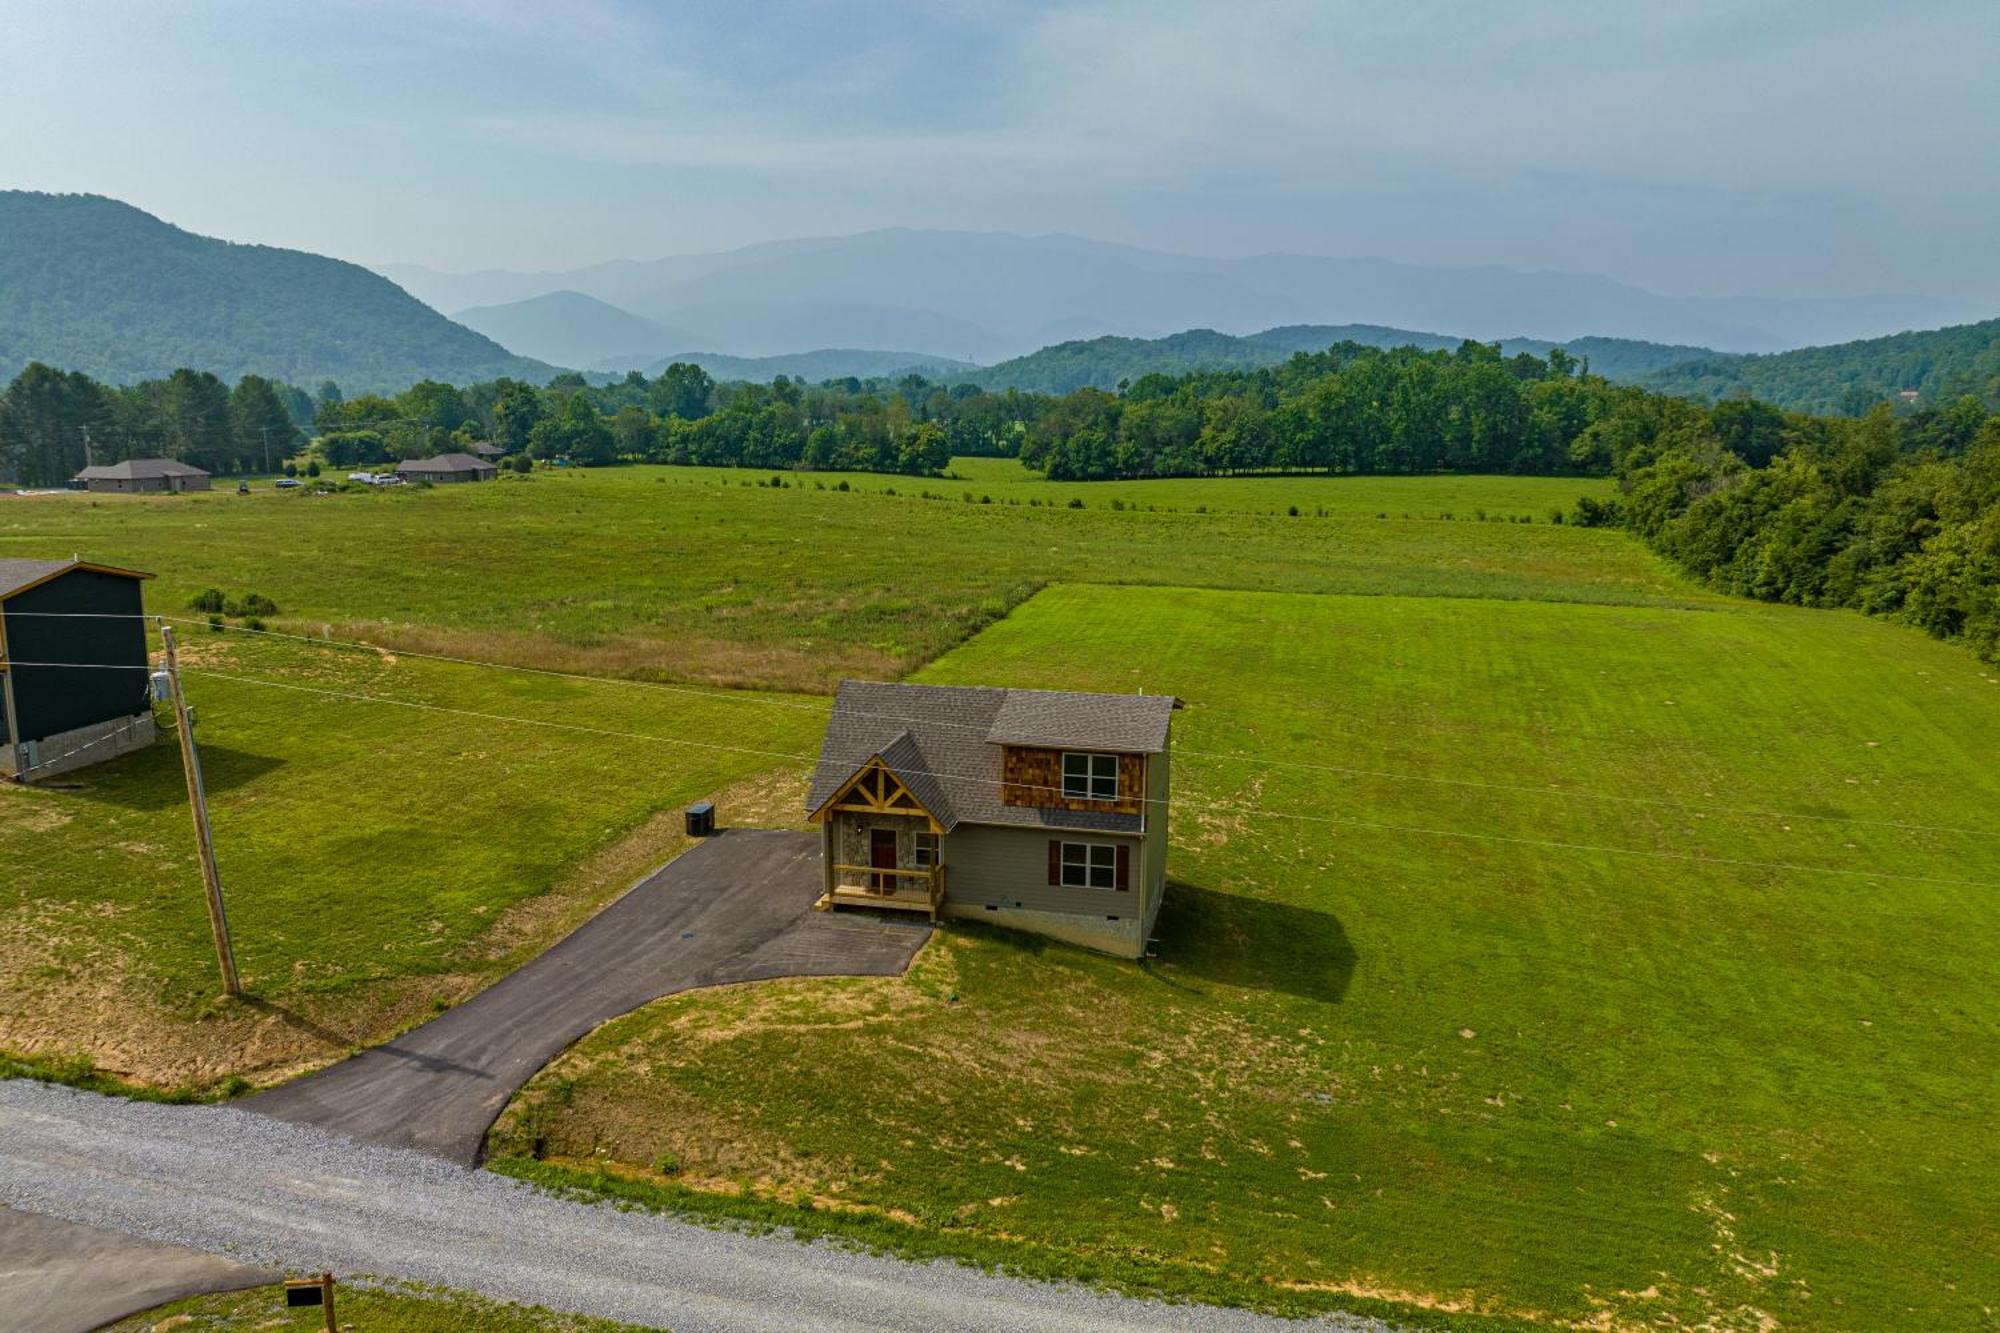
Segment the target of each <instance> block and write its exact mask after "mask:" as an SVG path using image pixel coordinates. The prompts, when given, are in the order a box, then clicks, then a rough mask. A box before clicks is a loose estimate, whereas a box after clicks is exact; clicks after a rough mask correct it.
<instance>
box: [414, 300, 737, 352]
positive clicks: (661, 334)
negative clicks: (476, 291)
mask: <svg viewBox="0 0 2000 1333" xmlns="http://www.w3.org/2000/svg"><path fill="white" fill-rule="evenodd" d="M452 318H453V319H455V320H457V321H458V322H459V323H460V324H463V325H465V326H466V327H467V328H469V329H472V330H474V331H476V332H478V333H483V334H485V335H486V336H487V337H489V338H491V339H492V340H493V341H494V342H497V343H499V344H500V345H501V346H502V347H505V348H506V349H507V350H508V351H510V352H514V353H516V354H518V355H520V356H531V357H534V358H535V359H536V360H538V361H546V362H549V363H550V364H551V365H557V366H582V367H588V368H591V369H603V370H630V369H632V368H634V367H637V366H643V365H646V364H648V363H649V362H651V361H652V360H653V359H654V358H656V357H658V356H659V355H660V354H661V353H662V352H665V351H668V350H670V349H672V348H676V347H696V346H700V345H701V342H702V339H701V336H700V335H698V334H693V333H689V332H688V331H687V330H686V329H676V328H669V327H668V326H667V325H665V324H660V323H656V322H655V321H653V320H650V319H642V318H641V317H640V316H638V315H634V314H632V313H630V312H629V311H624V310H620V309H619V308H618V307H617V306H615V305H611V304H609V303H608V302H605V301H600V300H598V299H597V298H596V297H594V296H585V295H584V294H583V293H582V292H549V293H546V294H545V295H542V296H531V297H529V298H528V299H527V300H525V301H512V302H509V303H507V304H506V305H487V306H472V307H470V308H469V309H465V310H459V311H456V312H454V313H453V315H452ZM614 363H615V364H614Z"/></svg>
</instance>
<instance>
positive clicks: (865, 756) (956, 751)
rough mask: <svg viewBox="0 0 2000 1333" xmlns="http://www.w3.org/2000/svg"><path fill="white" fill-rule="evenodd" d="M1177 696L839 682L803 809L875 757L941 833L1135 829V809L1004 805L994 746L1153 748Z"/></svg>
mask: <svg viewBox="0 0 2000 1333" xmlns="http://www.w3.org/2000/svg"><path fill="white" fill-rule="evenodd" d="M1177 702H1178V701H1177V700H1175V699H1174V698H1173V696H1171V695H1164V694H1162V695H1143V694H1073V693H1067V692H1061V691H1054V690H1004V689H992V688H988V687H985V686H976V685H901V684H890V683H884V682H879V681H860V680H849V681H842V682H841V685H840V690H839V692H838V693H836V694H835V695H834V700H833V714H832V716H831V717H829V718H828V719H827V724H826V738H825V740H824V741H823V742H822V743H821V745H820V754H819V764H818V765H817V767H815V768H814V769H813V777H812V786H811V788H810V790H809V791H808V792H807V795H806V808H807V809H808V810H811V811H818V810H819V809H820V807H822V806H824V805H825V804H826V803H827V802H828V801H829V800H831V799H832V798H833V797H834V795H835V794H836V793H838V792H839V790H840V789H841V787H842V786H843V785H845V784H846V782H847V780H848V779H849V778H851V777H853V776H854V774H855V772H856V770H858V769H859V768H860V767H861V766H862V765H863V764H866V763H867V762H868V761H869V760H871V759H877V758H879V759H881V761H882V762H883V764H884V765H886V766H887V767H888V769H889V771H890V772H892V773H894V774H895V775H896V777H897V778H898V779H899V780H900V781H901V782H902V783H903V785H904V786H906V787H908V788H909V789H910V794H911V795H912V796H915V797H916V798H917V800H918V801H920V802H921V803H922V804H923V806H924V808H925V809H926V810H929V811H930V812H931V815H932V817H933V818H935V819H936V820H937V821H938V823H940V824H942V825H943V826H944V827H945V828H946V829H947V830H949V829H950V828H952V827H953V826H954V825H956V824H959V823H961V822H970V823H974V824H1019V825H1024V826H1028V827H1037V828H1070V829H1086V830H1092V831H1096V832H1103V833H1137V832H1138V831H1139V830H1140V828H1141V827H1142V824H1141V821H1140V819H1139V817H1138V816H1137V815H1127V814H1115V813H1109V812H1100V811H1092V810H1057V809H1052V808H1051V809H1042V808H1034V807H1028V806H1018V805H1003V804H1002V803H1001V800H1000V750H999V747H1000V745H1002V744H1009V745H1013V744H1023V745H1025V744H1034V745H1048V746H1055V747H1061V748H1066V749H1097V750H1119V751H1125V752H1127V753H1148V754H1156V753H1159V752H1160V751H1162V750H1164V749H1165V748H1166V729H1167V719H1168V718H1169V716H1170V715H1171V713H1172V711H1173V709H1174V708H1175V707H1176V706H1177ZM1003 723H1004V725H1003Z"/></svg>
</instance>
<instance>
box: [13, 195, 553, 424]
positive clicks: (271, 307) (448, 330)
mask: <svg viewBox="0 0 2000 1333" xmlns="http://www.w3.org/2000/svg"><path fill="white" fill-rule="evenodd" d="M34 361H41V362H46V363H47V364H49V365H52V366H59V367H61V368H62V369H64V370H74V371H82V372H84V373H86V374H89V375H91V376H93V377H95V378H97V379H100V380H107V381H110V382H112V383H118V384H129V383H132V382H134V381H137V380H142V379H148V378H157V377H163V376H166V375H170V374H172V373H173V372H174V371H176V370H179V369H181V368H183V367H191V368H193V369H195V370H200V371H207V372H211V373H213V374H215V375H217V376H220V377H221V378H223V379H225V380H230V381H234V380H237V379H240V378H241V377H242V376H244V375H259V376H263V377H266V378H270V379H278V380H288V381H292V382H294V383H309V384H316V383H318V382H320V381H321V380H327V379H332V380H337V381H338V382H340V383H341V384H342V385H343V386H345V387H347V388H348V389H349V390H350V391H353V390H360V389H371V388H372V389H401V388H403V387H404V386H406V385H409V384H412V383H414V382H416V381H417V380H420V379H425V378H428V377H439V378H446V379H452V380H457V381H460V382H470V381H472V380H478V379H490V378H492V377H494V376H496V375H528V376H533V377H535V378H537V379H540V378H546V377H547V376H548V375H549V374H551V373H553V372H552V369H551V368H550V367H548V366H544V365H542V364H540V363H539V362H534V361H529V360H525V359H523V358H520V357H516V356H514V355H512V354H511V353H509V352H508V351H507V350H506V349H504V348H502V347H501V346H500V345H499V344H497V343H495V342H492V341H491V340H489V339H487V338H485V337H482V336H481V335H479V334H477V333H474V332H473V331H472V330H470V329H467V328H464V327H462V326H460V325H457V324H454V323H452V322H451V321H450V320H448V319H446V318H445V317H444V316H443V315H440V314H438V313H437V312H436V311H435V310H432V309H431V308H430V307H428V306H426V305H424V304H423V303H422V302H421V301H418V300H417V299H416V298H415V297H412V296H410V295H409V294H408V293H406V292H404V291H403V290H402V289H401V288H399V287H397V286H396V285H395V284H394V283H392V282H389V281H388V280H387V279H385V278H382V277H379V276H378V275H376V274H373V273H370V272H369V271H368V270H366V269H364V268H360V267H358V266H357V265H354V264H346V263H342V262H340V261H339V260H335V259H327V258H324V257H322V256H319V255H312V254H306V253H304V252H302V251H298V250H280V249H274V248H272V247H270V246H262V245H233V244H230V243H228V242H226V241H218V240H213V239H211V238H209V237H205V236H196V235H193V234H191V233H189V232H185V231H182V230H180V229H179V228H178V227H173V226H169V225H168V224H166V223H164V222H162V221H160V220H159V219H158V218H156V217H153V216H151V215H150V214H147V213H143V212H141V211H140V210H138V209H136V208H133V207H131V206H130V205H127V204H122V203H119V202H117V201H115V200H111V199H104V198H100V197H98V196H95V195H54V194H34V193H29V192H25V191H18V190H16V191H4V192H0V378H12V377H13V376H14V375H15V374H16V373H18V372H19V371H20V370H22V369H23V368H24V367H26V366H27V365H28V364H29V363H30V362H34Z"/></svg>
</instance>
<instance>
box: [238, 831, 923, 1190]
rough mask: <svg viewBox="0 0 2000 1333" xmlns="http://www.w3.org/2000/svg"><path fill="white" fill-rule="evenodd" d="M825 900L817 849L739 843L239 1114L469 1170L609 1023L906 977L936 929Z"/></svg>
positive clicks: (750, 837)
mask: <svg viewBox="0 0 2000 1333" xmlns="http://www.w3.org/2000/svg"><path fill="white" fill-rule="evenodd" d="M822 887H823V884H822V881H821V874H820V835H819V834H818V833H780V832H773V831H769V830H761V829H730V830H727V831H725V832H723V833H720V834H718V835H716V836H715V837H713V838H710V839H709V840H707V841H706V842H704V843H702V844H700V845H699V846H697V847H695V848H694V849H692V850H691V851H688V852H686V853H685V854H683V855H682V856H680V857H679V858H677V859H676V860H674V861H673V862H671V863H670V864H668V865H667V866H666V867H665V868H664V869H662V870H661V871H659V872H658V873H657V874H655V875H653V876H652V877H651V878H650V879H648V880H646V881H645V882H644V883H642V884H640V885H639V886H638V887H636V888H634V889H633V890H632V891H631V892H629V893H627V894H626V895H625V896H624V897H622V898H620V899H619V900H618V901H616V902H614V903H613V904H611V906H609V907H607V908H605V909H604V910H603V911H602V912H599V913H598V914H597V915H596V916H594V917H592V918H591V919H590V920H589V921H587V922H585V923H584V924H583V925H582V926H580V927H578V928H577V929H576V931H575V932H574V933H572V934H570V935H568V936H565V937H564V938H563V939H562V940H561V941H560V942H558V943H557V944H556V945H555V947H553V948H551V949H550V950H549V951H548V952H547V953H544V954H543V955H541V956H540V957H539V958H536V959H535V960H534V961H533V962H531V963H529V964H527V965H526V966H525V967H523V968H521V969H520V970H519V971H516V972H513V973H510V974H509V975H508V976H506V977H504V978H502V979H501V980H499V981H497V982H495V983H494V984H493V985H492V986H490V987H488V988H487V989H486V990H484V991H481V992H480V993H479V994H478V995H475V996H473V997H472V998H471V999H470V1000H467V1001H466V1002H465V1003H464V1004H461V1005H459V1006H458V1007H457V1008H455V1009H452V1010H450V1011H448V1012H447V1013H445V1014H443V1015H441V1016H440V1017H438V1018H434V1019H432V1020H431V1021H430V1022H428V1023H426V1024H424V1025H423V1026H422V1027H419V1028H415V1029H412V1030H411V1031H409V1032H407V1033H405V1034H404V1035H402V1036H400V1037H398V1038H396V1039H395V1040H394V1041H392V1042H389V1043H388V1044H386V1045H383V1046H377V1047H374V1048H373V1049H371V1050H367V1051H363V1052H362V1053H361V1054H359V1055H356V1056H354V1057H352V1058H351V1059H348V1060H344V1061H342V1062H341V1063H340V1064H337V1065H333V1066H330V1067H329V1068H326V1069H323V1070H320V1071H319V1072H318V1073H316V1074H310V1075H308V1076H306V1077H305V1078H302V1079H299V1080H297V1081H296V1082H293V1083H288V1084H285V1085H284V1086H282V1087H278V1088H274V1089H272V1090H271V1091H269V1092H265V1093H260V1094H258V1095H257V1096H255V1097H251V1098H249V1099H248V1100H246V1101H244V1102H242V1103H240V1105H241V1106H243V1107H244V1109H246V1110H250V1111H257V1112H261V1113H262V1114H264V1115H269V1116H276V1117H277V1118H279V1119H281V1120H290V1121H293V1122H296V1123H299V1124H306V1125H314V1126H317V1127H319V1128H321V1129H326V1130H331V1131H333V1132H334V1133H336V1134H342V1135H345V1136H347V1137H348V1138H353V1139H364V1140H368V1141H371V1142H375V1143H387V1144H393V1145H395V1146H397V1147H405V1148H416V1149H420V1150H422V1151H425V1152H430V1153H435V1154H437V1155H439V1156H441V1157H445V1158H448V1159H449V1160H451V1161H454V1162H458V1163H461V1164H463V1165H467V1166H470V1165H473V1164H474V1163H476V1162H477V1161H478V1159H479V1153H480V1147H481V1144H482V1143H483V1142H484V1141H485V1138H486V1131H487V1130H488V1129H489V1128H490V1127H491V1126H492V1124H493V1121H494V1119H495V1117H497V1116H498V1115H499V1114H500V1111H501V1108H503V1107H504V1106H505V1105H506V1104H507V1099H508V1098H510V1097H511V1096H513V1094H514V1092H515V1090H516V1089H518V1088H519V1087H520V1086H521V1085H522V1084H523V1083H526V1082H527V1081H528V1080H529V1079H530V1078H531V1077H533V1076H534V1074H535V1071H537V1070H538V1069H540V1068H541V1067H542V1066H543V1065H545V1064H547V1063H548V1062H549V1061H550V1060H551V1059H553V1058H554V1057H555V1056H556V1055H558V1054H560V1053H561V1052H562V1051H563V1050H564V1049H565V1048H566V1047H568V1046H569V1045H570V1044H571V1043H572V1042H574V1041H576V1040H577V1039H578V1038H579V1037H582V1036H583V1035H584V1034H585V1033H587V1032H589V1031H590V1030H591V1029H592V1028H594V1027H596V1026H597V1025H598V1024H600V1023H602V1022H604V1021H605V1020H606V1019H609V1018H615V1017H617V1016H618V1015H619V1014H622V1013H626V1012H629V1011H630V1010H633V1009H636V1008H638V1007H639V1006H640V1005H642V1004H645V1003H646V1002H647V1001H649V1000H655V999H658V998H659V997H660V996H662V995H671V994H673V993H675V992H676V991H683V990H688V989H691V988H693V987H696V986H715V985H721V984H723V983H726V982H733V981H763V980H768V979H769V978H772V977H789V976H894V975H897V974H899V973H901V972H902V971H903V970H904V969H905V968H906V967H908V966H909V963H910V958H911V957H912V955H914V954H915V953H916V950H917V946H918V945H920V944H922V943H923V941H924V939H925V938H926V937H927V936H928V934H929V933H930V930H929V927H928V926H924V925H921V924H918V923H915V922H910V921H901V920H881V919H877V918H875V917H873V916H863V915H849V914H840V913H833V912H815V911H813V910H812V904H813V900H814V899H815V898H817V897H818V896H819V894H820V891H821V889H822Z"/></svg>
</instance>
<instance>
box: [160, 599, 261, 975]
mask: <svg viewBox="0 0 2000 1333" xmlns="http://www.w3.org/2000/svg"><path fill="white" fill-rule="evenodd" d="M160 643H161V645H162V646H163V647H164V648H165V649H166V657H167V688H168V690H169V692H170V693H171V694H172V696H173V705H174V729H175V730H176V731H178V732H179V733H180V738H181V768H182V770H183V771H184V772H185V773H186V774H187V789H188V805H189V807H190V808H191V809H192V810H193V811H194V842H195V850H196V851H198V852H200V853H201V886H202V889H203V890H204V892H206V893H207V895H208V929H209V933H210V934H212V935H214V936H215V961H216V965H217V966H218V967H220V968H221V969H222V993H223V994H224V995H241V994H242V993H243V990H242V987H240V986H239V985H237V983H236V951H235V950H234V949H232V948H231V947H230V945H229V917H228V914H227V913H225V912H224V911H223V909H222V879H221V877H220V876H219V875H217V874H216V872H215V839H214V837H213V836H212V835H211V834H210V833H209V828H208V793H207V792H206V791H205V790H204V789H203V787H202V784H201V755H200V753H199V752H198V751H197V750H196V749H195V748H194V721H193V719H192V718H191V717H190V716H189V715H188V706H187V695H186V694H184V693H183V692H182V691H181V670H180V659H179V658H178V657H176V656H175V655H174V627H173V626H172V625H162V626H160Z"/></svg>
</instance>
